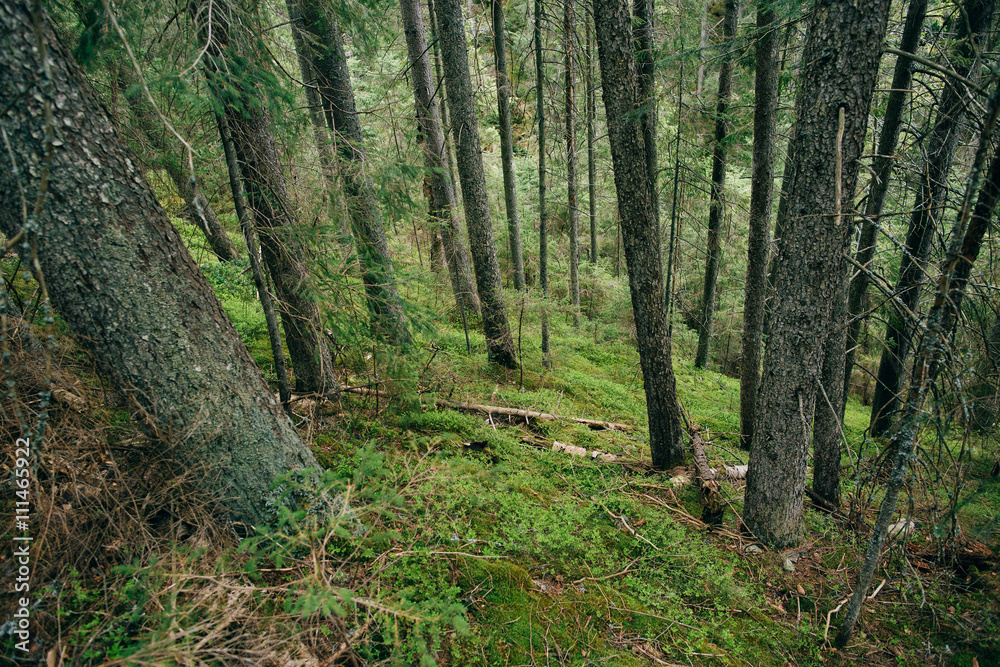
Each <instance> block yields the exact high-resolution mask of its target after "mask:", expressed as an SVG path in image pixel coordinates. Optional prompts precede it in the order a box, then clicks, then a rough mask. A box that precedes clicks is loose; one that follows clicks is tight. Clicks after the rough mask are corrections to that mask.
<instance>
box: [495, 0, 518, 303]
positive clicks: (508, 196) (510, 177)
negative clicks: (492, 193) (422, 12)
mask: <svg viewBox="0 0 1000 667" xmlns="http://www.w3.org/2000/svg"><path fill="white" fill-rule="evenodd" d="M506 39H507V37H506V29H505V28H504V17H503V0H493V54H494V56H495V61H496V68H497V109H498V111H499V116H500V159H501V162H502V163H503V196H504V203H505V204H506V206H507V234H508V236H509V241H510V265H511V272H512V273H513V274H514V289H516V290H518V291H520V290H523V289H524V255H523V253H522V252H521V223H520V221H519V220H518V215H517V183H516V182H515V181H514V140H513V139H512V137H511V131H510V78H509V77H508V76H507V44H506Z"/></svg>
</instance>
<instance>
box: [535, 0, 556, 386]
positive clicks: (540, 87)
mask: <svg viewBox="0 0 1000 667" xmlns="http://www.w3.org/2000/svg"><path fill="white" fill-rule="evenodd" d="M534 20H535V23H534V31H535V116H536V120H537V121H538V283H539V285H541V288H542V364H543V365H544V366H545V367H546V368H549V366H550V365H551V363H552V362H551V359H550V356H549V315H548V309H547V307H546V303H545V301H546V299H547V298H548V296H549V230H548V221H549V216H548V211H547V210H546V208H545V69H544V65H545V61H544V60H543V59H542V0H535V16H534Z"/></svg>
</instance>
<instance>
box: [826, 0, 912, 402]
mask: <svg viewBox="0 0 1000 667" xmlns="http://www.w3.org/2000/svg"><path fill="white" fill-rule="evenodd" d="M926 15H927V0H910V6H909V8H908V9H907V12H906V24H905V25H904V27H903V36H902V39H901V40H900V43H899V49H900V50H901V51H906V52H907V53H916V50H917V47H918V46H919V44H920V31H921V29H922V28H923V25H924V17H925V16H926ZM912 71H913V63H912V61H911V60H910V59H909V58H904V57H903V56H899V57H897V58H896V68H895V69H894V70H893V73H892V85H891V86H890V88H891V89H892V92H891V93H889V99H888V101H887V102H886V106H885V117H884V118H883V120H882V133H881V134H880V135H879V140H878V154H877V155H876V156H875V160H874V164H873V165H872V170H873V171H874V174H873V177H872V184H871V188H870V189H869V191H868V200H867V203H866V204H865V215H864V220H863V222H862V223H861V238H860V239H859V240H858V250H857V254H856V255H855V261H856V262H857V264H858V265H859V266H861V267H864V268H863V269H862V270H861V271H858V272H857V275H855V276H854V279H853V280H852V281H851V286H850V291H849V292H848V297H847V317H848V322H847V342H846V343H845V360H844V402H845V403H846V401H847V395H848V393H849V390H850V387H851V372H852V371H853V370H854V357H855V355H856V351H857V346H858V335H859V334H860V332H861V321H862V320H863V319H864V315H863V311H864V304H865V296H866V295H867V293H868V285H869V284H870V282H871V280H870V279H869V277H868V273H866V271H870V270H871V266H872V260H874V259H875V241H876V237H877V235H878V230H879V219H880V218H881V217H882V207H883V206H884V204H885V195H886V193H887V192H888V191H889V178H890V177H891V176H892V166H893V164H894V162H895V160H894V159H893V153H895V151H896V142H897V141H898V140H899V128H900V126H901V125H902V120H903V103H904V102H905V101H906V95H907V93H908V92H909V89H910V79H911V72H912ZM843 416H844V411H843V408H842V409H841V412H840V417H841V419H843Z"/></svg>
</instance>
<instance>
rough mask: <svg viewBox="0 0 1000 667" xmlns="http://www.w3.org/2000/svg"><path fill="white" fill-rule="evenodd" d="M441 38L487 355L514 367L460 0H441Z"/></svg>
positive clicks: (436, 7)
mask: <svg viewBox="0 0 1000 667" xmlns="http://www.w3.org/2000/svg"><path fill="white" fill-rule="evenodd" d="M434 9H435V11H436V12H437V19H438V28H439V30H440V36H439V42H440V44H441V55H442V59H443V61H444V75H445V81H446V82H447V85H448V106H449V107H450V111H451V120H452V132H453V133H454V136H455V145H456V146H457V153H458V155H457V157H458V173H459V176H460V178H461V180H462V199H463V200H464V202H465V221H466V225H467V226H468V228H469V245H470V246H471V248H472V263H473V265H474V266H475V271H476V284H477V285H478V287H479V298H480V300H481V302H482V313H483V332H484V333H485V334H486V348H487V355H488V358H489V360H490V361H491V362H494V363H497V364H500V365H501V366H506V367H508V368H514V367H516V366H517V356H516V353H515V351H514V338H513V336H512V335H511V333H510V324H509V323H508V321H507V310H506V307H505V305H504V298H503V287H502V280H501V278H500V265H499V264H498V263H497V251H496V245H495V244H494V242H493V221H492V218H491V216H490V202H489V193H488V192H487V190H486V173H485V172H484V171H483V154H482V153H483V151H482V146H481V144H480V142H479V119H478V118H477V117H476V108H475V100H474V98H473V91H472V79H471V77H470V76H469V53H468V49H467V47H466V45H465V23H464V21H463V20H462V5H461V3H460V2H459V0H438V1H437V2H436V3H435V6H434Z"/></svg>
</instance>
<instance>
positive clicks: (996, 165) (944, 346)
mask: <svg viewBox="0 0 1000 667" xmlns="http://www.w3.org/2000/svg"><path fill="white" fill-rule="evenodd" d="M998 98H1000V87H997V88H996V90H995V91H994V93H993V94H992V95H991V96H990V100H989V103H988V110H987V114H986V118H985V122H984V123H983V130H982V133H981V135H980V141H979V147H978V149H977V151H976V157H975V160H974V162H973V166H972V173H971V175H970V178H969V181H968V185H967V187H966V191H965V197H964V199H963V202H962V207H961V209H960V210H959V213H958V216H957V218H956V221H955V224H954V225H953V227H952V230H951V238H950V239H949V243H948V249H947V252H946V255H945V258H944V261H943V262H942V264H941V270H940V277H939V278H938V285H937V291H936V294H935V297H934V303H933V305H932V306H931V309H930V312H929V313H928V316H927V329H926V330H925V332H924V335H923V338H922V339H921V341H920V347H919V348H918V350H917V355H916V359H915V360H914V365H913V377H912V378H911V379H910V384H909V387H908V389H907V396H906V401H905V403H904V405H903V409H902V411H901V414H900V419H899V427H898V428H897V429H895V431H894V432H893V435H892V439H891V440H890V442H889V450H890V451H893V452H895V462H894V465H893V470H892V473H891V474H890V477H889V483H888V485H887V487H886V492H885V498H884V499H883V500H882V506H881V507H880V508H879V514H878V518H877V519H876V520H875V528H874V530H873V531H872V539H871V542H870V543H869V544H868V549H867V551H866V552H865V559H864V562H863V563H862V565H861V571H860V572H859V574H858V582H857V584H856V586H855V588H854V594H853V595H852V596H851V602H850V604H849V605H848V607H847V613H846V614H845V617H844V622H843V624H842V625H841V626H840V631H839V632H838V633H837V638H836V645H837V646H838V647H840V648H843V647H844V646H845V645H846V644H847V642H848V641H849V640H850V638H851V635H852V634H853V632H854V626H855V623H857V620H858V616H859V615H860V614H861V606H862V604H863V603H864V600H865V598H866V597H867V595H868V588H869V586H871V582H872V577H873V576H874V574H875V568H876V567H877V565H878V561H879V557H880V556H881V553H882V545H883V544H884V543H885V538H886V532H887V529H888V527H889V522H890V521H891V520H892V517H893V515H894V514H895V512H896V504H897V501H898V499H899V490H900V488H901V487H902V486H903V482H904V478H905V475H906V471H907V468H908V467H909V464H910V461H911V460H912V458H913V450H914V444H915V441H916V438H917V434H918V433H919V431H920V430H921V428H922V427H923V425H924V424H925V423H926V420H927V418H928V415H927V414H926V413H925V411H924V403H925V402H926V399H927V394H928V392H929V391H930V390H931V388H932V387H933V385H934V382H935V380H936V379H937V377H938V375H939V374H940V373H941V371H942V370H943V369H944V367H945V365H946V363H947V357H948V356H949V354H950V348H951V342H952V340H951V339H952V336H953V332H954V328H955V323H956V322H957V320H958V315H959V313H960V312H961V308H962V299H963V296H964V294H965V287H966V285H967V283H968V279H969V275H970V273H971V271H972V267H973V265H974V264H975V262H976V259H977V258H978V256H979V251H980V248H981V247H982V242H983V238H984V237H985V235H986V231H987V230H988V229H989V226H990V218H992V217H993V212H994V210H995V208H996V203H997V197H998V195H1000V152H996V153H995V154H994V156H993V159H992V164H991V166H990V169H989V176H988V177H987V179H986V182H985V184H984V185H983V187H982V189H981V190H980V189H979V184H980V183H982V182H983V173H982V172H983V166H984V164H985V162H986V155H987V153H988V152H989V149H990V136H991V134H992V133H993V130H994V128H995V125H996V119H997V108H998V107H997V104H998V101H1000V99H998ZM977 191H979V195H978V199H977V201H976V205H975V208H973V207H972V198H973V197H974V196H976V192H977ZM970 213H971V215H970Z"/></svg>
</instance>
